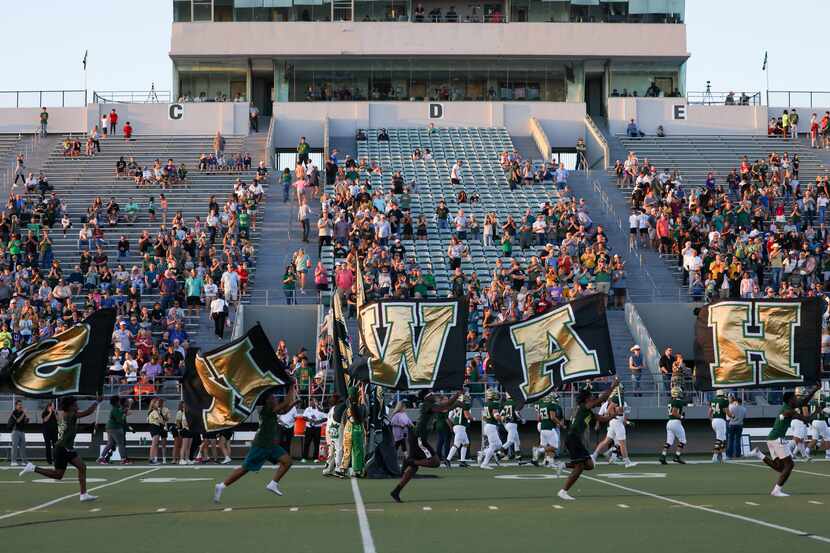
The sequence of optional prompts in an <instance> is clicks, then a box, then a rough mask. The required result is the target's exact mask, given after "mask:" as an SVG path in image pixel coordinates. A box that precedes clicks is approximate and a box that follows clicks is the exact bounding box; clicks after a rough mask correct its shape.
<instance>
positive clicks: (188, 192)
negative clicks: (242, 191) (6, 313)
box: [32, 136, 261, 339]
mask: <svg viewBox="0 0 830 553" xmlns="http://www.w3.org/2000/svg"><path fill="white" fill-rule="evenodd" d="M225 139H226V146H225V155H226V158H229V157H230V156H229V154H235V153H237V152H240V153H244V150H243V146H244V138H243V137H225ZM212 141H213V137H212V136H139V137H135V138H134V140H132V141H130V142H125V141H124V140H123V139H122V138H121V137H116V138H109V139H106V140H102V141H101V152H100V153H97V154H96V155H95V156H94V157H87V156H81V157H79V158H65V157H64V156H63V147H62V145H61V144H58V145H57V146H56V148H55V149H54V150H53V151H52V153H51V154H50V156H49V159H48V161H47V163H46V165H45V167H44V171H45V173H46V175H47V176H48V178H49V184H51V185H52V186H53V187H54V191H55V193H56V194H57V195H58V197H59V198H60V199H61V200H63V201H64V202H65V203H66V206H67V208H68V210H69V214H70V217H71V219H72V229H71V230H70V231H69V232H67V234H66V236H64V235H63V234H62V232H61V225H60V222H59V221H58V222H57V223H56V224H55V226H54V227H53V228H52V229H51V230H50V234H49V236H50V238H51V239H52V242H53V251H54V254H55V259H58V260H59V261H60V263H61V267H62V268H63V271H64V276H68V274H69V273H70V272H71V271H72V270H73V268H74V267H75V266H76V265H77V264H78V253H79V250H78V231H79V230H80V228H81V217H82V216H85V215H86V210H87V208H88V207H89V206H90V205H91V203H92V201H93V200H94V199H95V198H96V197H98V196H100V197H101V198H102V200H103V202H104V206H105V207H106V204H107V202H108V201H109V199H110V198H113V197H114V198H115V200H116V201H117V202H118V204H119V206H120V208H121V211H120V217H119V223H118V225H117V226H116V227H109V226H108V225H107V224H106V221H103V224H101V228H102V229H103V230H104V233H105V234H104V239H105V240H106V246H105V247H104V248H103V250H104V252H105V253H106V254H107V256H108V258H109V261H108V265H109V266H110V268H112V269H115V268H116V267H117V266H118V265H121V264H123V265H124V268H125V269H126V270H128V271H129V270H130V269H131V268H132V266H133V265H138V266H141V259H142V258H141V252H140V251H139V250H138V240H139V237H140V236H141V233H142V231H144V230H147V231H148V232H149V234H150V237H151V239H155V235H156V234H157V232H158V231H159V229H160V227H161V225H162V218H163V216H162V211H161V206H160V203H159V195H160V194H161V193H164V195H165V197H166V198H167V200H168V204H169V208H168V215H167V222H168V227H167V228H169V223H170V221H171V220H172V218H173V216H174V215H175V214H176V212H178V211H181V212H182V215H183V216H184V220H185V223H186V224H187V226H188V228H191V227H192V223H193V220H194V218H195V217H196V216H197V215H198V216H199V217H200V219H201V221H202V225H203V229H204V228H206V226H205V218H206V216H207V214H208V200H209V198H210V197H211V196H215V197H216V201H217V203H218V204H219V206H220V209H221V206H222V204H223V203H224V202H225V201H226V200H227V198H228V195H229V194H230V193H231V192H232V191H233V183H234V182H235V180H236V179H237V178H238V177H239V178H242V180H243V181H245V182H246V183H250V182H251V181H252V179H253V176H254V175H255V171H243V172H231V173H224V172H223V173H217V174H208V173H200V172H199V171H198V159H199V155H200V154H201V153H208V152H211V151H212ZM257 153H258V152H252V156H256V154H257ZM121 156H123V157H124V159H125V160H129V158H130V156H132V157H133V158H134V159H135V161H136V163H138V164H139V165H140V166H142V167H143V166H145V165H146V166H149V167H152V164H153V162H154V160H156V159H159V160H160V161H161V162H162V163H165V162H166V161H167V159H169V158H172V159H173V160H174V163H175V164H176V165H177V166H178V165H180V164H181V163H184V164H186V165H187V168H188V176H187V182H186V183H185V184H182V183H179V184H175V185H172V186H171V187H170V188H169V189H167V190H161V189H160V188H159V186H157V185H152V186H144V187H142V188H138V187H137V186H136V184H135V182H134V181H133V179H132V178H129V177H121V178H116V176H115V163H116V161H118V159H119V157H121ZM254 159H255V160H256V159H258V158H257V157H254ZM252 167H253V168H255V167H256V161H254V163H253V166H252ZM37 196H38V194H37V193H36V192H35V193H32V197H33V199H35V198H36V197H37ZM151 196H152V197H153V198H154V202H155V210H156V221H155V222H152V221H151V220H150V218H149V214H148V210H147V205H148V200H149V198H150V197H151ZM130 198H133V199H134V200H135V201H136V202H138V204H139V211H138V218H137V219H136V221H135V222H133V223H130V222H128V221H127V220H126V209H125V208H126V204H127V203H128V202H129V200H130ZM259 211H260V213H261V206H260V210H259ZM121 235H124V236H125V237H126V238H127V239H128V240H129V241H130V247H131V251H130V254H129V255H128V256H127V258H126V259H124V260H123V261H119V260H118V247H117V246H118V241H119V239H120V237H121ZM251 242H252V244H253V245H254V247H255V248H256V245H257V232H255V231H252V232H251ZM221 246H222V244H221V238H220V237H217V242H216V247H217V251H218V253H219V254H220V255H221ZM92 253H93V255H94V251H93V252H92ZM222 261H223V262H224V259H223V258H222ZM252 261H253V259H252ZM250 275H251V280H253V275H254V267H253V263H252V265H251V267H250ZM74 299H75V300H76V301H78V300H79V299H80V298H77V297H76V298H74ZM158 299H159V294H158V290H157V289H156V290H153V291H147V292H145V294H144V295H143V296H142V302H141V303H142V305H150V306H151V305H152V304H153V302H155V301H158ZM198 328H199V320H198V318H197V317H191V316H188V318H187V319H186V330H187V331H188V333H189V334H190V335H191V339H192V338H193V337H194V336H195V334H196V332H197V331H198Z"/></svg>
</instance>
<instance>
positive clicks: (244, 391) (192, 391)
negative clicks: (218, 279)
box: [182, 324, 292, 434]
mask: <svg viewBox="0 0 830 553" xmlns="http://www.w3.org/2000/svg"><path fill="white" fill-rule="evenodd" d="M188 354H189V355H188V357H187V359H186V366H187V371H186V374H185V377H184V381H183V383H182V388H183V390H184V401H185V403H186V404H187V409H188V412H189V414H190V417H189V418H188V420H189V421H190V425H191V426H190V430H191V431H193V432H195V433H200V434H201V433H204V432H216V431H218V430H224V429H227V428H233V427H234V426H237V425H238V424H240V423H242V422H243V421H245V419H247V418H248V416H249V415H250V414H251V413H252V412H253V411H254V409H255V408H256V406H257V403H258V401H259V398H260V396H262V394H263V393H265V392H267V391H269V390H272V389H274V388H277V387H280V386H285V385H286V384H288V383H290V382H292V378H291V376H290V375H289V374H288V372H287V370H286V367H285V365H284V364H283V363H282V361H280V360H279V359H278V358H277V354H276V353H275V352H274V348H273V347H272V346H271V342H269V341H268V337H267V336H266V335H265V331H264V330H263V329H262V326H260V325H259V324H257V325H256V326H254V327H252V328H251V329H250V330H249V331H248V332H246V333H245V335H244V336H241V337H239V338H237V339H236V340H234V341H232V342H229V343H227V344H225V345H223V346H221V347H218V348H216V349H214V350H212V351H210V352H208V353H205V354H204V355H202V354H201V353H199V352H197V351H195V348H192V349H191V350H190V351H189V352H188Z"/></svg>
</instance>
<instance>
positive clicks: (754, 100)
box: [686, 90, 761, 106]
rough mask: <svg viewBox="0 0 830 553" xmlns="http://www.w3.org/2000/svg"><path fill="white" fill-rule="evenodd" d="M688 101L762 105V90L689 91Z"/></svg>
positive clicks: (713, 104)
mask: <svg viewBox="0 0 830 553" xmlns="http://www.w3.org/2000/svg"><path fill="white" fill-rule="evenodd" d="M686 101H687V102H688V103H689V104H692V105H702V106H760V105H761V93H760V92H740V93H737V92H734V91H730V92H712V91H710V90H706V91H703V92H687V93H686Z"/></svg>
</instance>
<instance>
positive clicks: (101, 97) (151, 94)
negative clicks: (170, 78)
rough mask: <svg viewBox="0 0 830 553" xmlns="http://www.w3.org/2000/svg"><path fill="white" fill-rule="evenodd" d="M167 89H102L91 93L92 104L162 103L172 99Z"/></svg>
mask: <svg viewBox="0 0 830 553" xmlns="http://www.w3.org/2000/svg"><path fill="white" fill-rule="evenodd" d="M172 97H173V95H172V94H171V92H170V91H169V90H156V89H155V88H153V89H150V90H102V91H97V90H96V91H94V92H93V93H92V103H94V104H163V103H166V102H170V101H172Z"/></svg>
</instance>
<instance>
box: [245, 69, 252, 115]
mask: <svg viewBox="0 0 830 553" xmlns="http://www.w3.org/2000/svg"><path fill="white" fill-rule="evenodd" d="M253 83H254V68H253V66H252V65H251V58H248V64H247V67H246V69H245V99H246V100H247V101H248V103H249V104H251V105H253V103H254V96H253V91H254V85H253Z"/></svg>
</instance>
